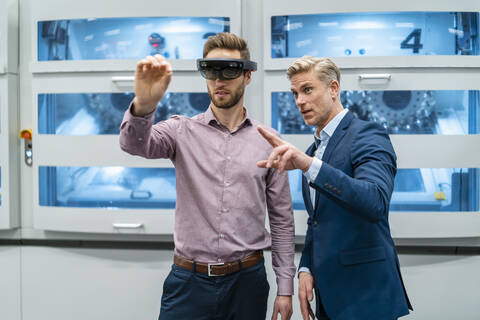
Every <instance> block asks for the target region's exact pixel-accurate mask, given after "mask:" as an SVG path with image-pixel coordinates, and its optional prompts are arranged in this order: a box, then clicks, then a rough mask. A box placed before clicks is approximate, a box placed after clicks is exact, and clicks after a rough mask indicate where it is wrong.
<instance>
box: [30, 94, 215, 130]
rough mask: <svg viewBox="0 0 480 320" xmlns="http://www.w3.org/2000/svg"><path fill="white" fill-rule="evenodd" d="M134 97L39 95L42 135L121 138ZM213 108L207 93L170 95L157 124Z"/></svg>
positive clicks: (157, 115) (157, 114) (158, 112)
mask: <svg viewBox="0 0 480 320" xmlns="http://www.w3.org/2000/svg"><path fill="white" fill-rule="evenodd" d="M133 97H134V94H133V93H129V92H125V93H61V94H39V95H38V131H39V133H40V134H57V135H77V136H78V135H80V136H81V135H98V134H118V133H119V132H120V124H121V123H122V119H123V115H124V113H125V110H127V108H128V106H129V105H130V102H131V101H132V100H133ZM209 104H210V98H209V97H208V94H207V93H197V92H190V93H186V92H171V93H166V94H165V96H164V97H163V98H162V100H161V101H160V102H159V104H158V106H157V110H156V111H155V122H157V121H160V120H166V119H168V118H170V116H172V115H174V114H181V115H185V116H188V117H192V116H194V115H196V114H198V113H201V112H204V111H205V110H206V109H207V108H208V106H209Z"/></svg>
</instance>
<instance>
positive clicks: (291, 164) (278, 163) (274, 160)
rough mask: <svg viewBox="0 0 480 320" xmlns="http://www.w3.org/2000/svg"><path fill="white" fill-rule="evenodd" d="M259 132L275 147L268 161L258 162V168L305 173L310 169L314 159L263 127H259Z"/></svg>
mask: <svg viewBox="0 0 480 320" xmlns="http://www.w3.org/2000/svg"><path fill="white" fill-rule="evenodd" d="M257 130H258V132H260V134H261V135H262V136H263V137H264V138H265V140H267V141H268V142H269V143H270V144H271V145H272V147H273V150H272V152H271V153H270V156H269V157H268V159H267V160H260V161H258V162H257V166H258V167H260V168H276V169H278V170H279V171H280V172H283V171H284V170H293V169H300V170H302V171H303V172H305V171H307V170H308V168H310V165H311V164H312V161H313V158H312V157H309V156H308V155H306V154H305V153H304V152H302V151H300V150H298V149H297V148H296V147H295V146H294V145H292V144H290V143H288V142H286V141H283V140H282V139H280V138H279V137H277V136H276V135H274V134H271V133H270V132H268V131H267V130H265V129H264V128H262V127H261V126H257Z"/></svg>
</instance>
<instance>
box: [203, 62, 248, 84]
mask: <svg viewBox="0 0 480 320" xmlns="http://www.w3.org/2000/svg"><path fill="white" fill-rule="evenodd" d="M197 69H198V71H200V74H201V75H202V77H204V78H205V79H208V80H216V79H217V78H218V79H220V80H233V79H236V78H238V77H240V75H241V74H242V73H243V72H245V71H256V70H257V63H256V62H253V61H250V60H242V59H230V58H206V59H197Z"/></svg>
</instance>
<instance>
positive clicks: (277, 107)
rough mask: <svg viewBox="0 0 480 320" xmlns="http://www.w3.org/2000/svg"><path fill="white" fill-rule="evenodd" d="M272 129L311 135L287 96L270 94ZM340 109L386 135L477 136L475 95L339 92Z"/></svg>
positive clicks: (477, 102) (479, 101) (479, 99)
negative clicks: (372, 124)
mask: <svg viewBox="0 0 480 320" xmlns="http://www.w3.org/2000/svg"><path fill="white" fill-rule="evenodd" d="M271 98H272V127H273V128H274V129H276V130H278V131H279V132H280V133H281V134H312V133H313V132H314V131H315V127H311V126H308V125H306V124H305V122H304V121H303V118H302V115H301V114H300V112H299V111H298V108H297V106H296V104H295V100H294V98H293V94H292V93H291V92H272V97H271ZM340 99H341V101H342V104H343V106H344V107H346V108H348V109H349V110H350V111H351V112H353V114H354V115H355V116H357V117H358V118H360V119H362V120H370V121H374V122H377V123H378V124H380V125H381V126H383V127H384V128H385V129H386V130H387V131H388V133H390V134H439V135H464V134H476V133H479V115H480V108H479V105H480V97H479V91H474V90H470V91H466V90H435V91H424V90H423V91H422V90H413V91H342V92H341V93H340Z"/></svg>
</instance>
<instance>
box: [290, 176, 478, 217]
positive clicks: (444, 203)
mask: <svg viewBox="0 0 480 320" xmlns="http://www.w3.org/2000/svg"><path fill="white" fill-rule="evenodd" d="M289 181H290V191H291V193H292V201H293V208H294V209H295V210H306V209H305V204H304V202H303V198H302V174H301V172H300V171H299V170H295V171H290V172H289ZM478 184H479V170H478V169H471V168H470V169H468V168H467V169H466V168H453V169H452V168H447V169H442V168H435V169H429V168H417V169H399V170H398V171H397V175H396V176H395V188H394V190H393V195H392V199H391V202H390V211H478V210H479V206H478V202H479V196H478V191H479V189H478Z"/></svg>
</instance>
